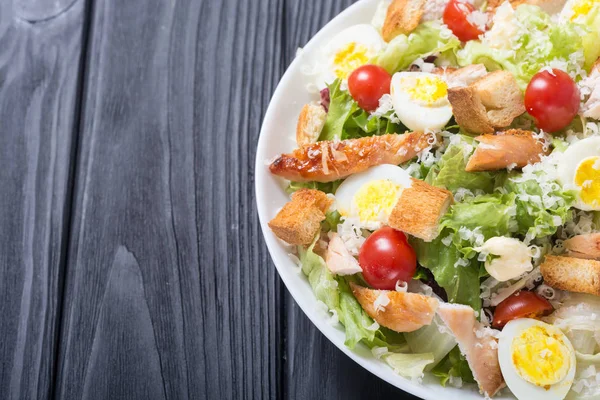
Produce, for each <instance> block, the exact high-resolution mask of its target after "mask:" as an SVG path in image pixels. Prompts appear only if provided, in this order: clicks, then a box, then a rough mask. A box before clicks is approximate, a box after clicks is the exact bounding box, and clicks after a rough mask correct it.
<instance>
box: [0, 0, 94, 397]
mask: <svg viewBox="0 0 600 400" xmlns="http://www.w3.org/2000/svg"><path fill="white" fill-rule="evenodd" d="M83 11H84V4H83V1H77V2H74V1H73V0H70V1H63V0H60V1H43V0H19V1H14V2H13V1H11V0H8V1H0V187H1V188H2V189H1V190H0V398H2V399H48V398H50V395H51V391H52V382H53V379H54V376H55V374H54V364H55V361H56V357H55V354H56V347H57V338H58V321H59V319H60V307H61V301H62V295H61V294H62V280H63V274H64V261H65V254H66V244H67V241H66V239H67V229H68V221H69V212H70V197H71V189H70V187H71V180H72V179H71V172H72V158H73V155H74V143H75V142H74V137H75V136H74V132H75V127H76V124H77V114H76V109H77V102H78V101H77V98H78V93H79V90H78V85H79V71H80V59H81V54H82V32H83V28H84V12H83Z"/></svg>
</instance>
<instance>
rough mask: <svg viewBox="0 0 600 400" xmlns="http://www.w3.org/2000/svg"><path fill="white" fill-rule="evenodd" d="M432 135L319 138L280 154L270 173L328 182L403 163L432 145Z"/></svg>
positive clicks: (433, 138) (297, 178)
mask: <svg viewBox="0 0 600 400" xmlns="http://www.w3.org/2000/svg"><path fill="white" fill-rule="evenodd" d="M435 139H436V138H435V136H433V135H432V134H430V133H422V132H410V133H405V134H403V135H396V134H390V135H382V136H370V137H364V138H360V139H347V140H342V141H337V142H335V141H321V142H317V143H313V144H310V145H305V146H302V147H300V148H298V149H296V150H294V152H292V153H291V154H282V155H281V156H279V157H278V158H277V159H276V160H275V161H273V163H272V164H271V165H270V166H269V169H270V171H271V173H273V174H275V175H279V176H281V177H283V178H285V179H289V180H290V181H296V182H307V181H317V182H331V181H335V180H338V179H342V178H346V177H347V176H349V175H352V174H356V173H358V172H362V171H365V170H367V169H368V168H370V167H374V166H376V165H381V164H394V165H398V164H402V163H404V162H406V161H408V160H410V159H412V158H414V157H416V155H417V154H418V153H419V152H421V151H423V150H425V149H427V148H430V147H431V146H432V143H435V142H436V140H435Z"/></svg>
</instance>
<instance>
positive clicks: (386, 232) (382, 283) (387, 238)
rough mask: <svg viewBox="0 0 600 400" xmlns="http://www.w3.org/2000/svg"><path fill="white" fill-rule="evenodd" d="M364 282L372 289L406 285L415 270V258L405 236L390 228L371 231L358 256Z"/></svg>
mask: <svg viewBox="0 0 600 400" xmlns="http://www.w3.org/2000/svg"><path fill="white" fill-rule="evenodd" d="M358 263H359V264H360V266H361V267H362V269H363V276H364V278H365V280H366V281H367V283H368V284H369V285H371V286H372V287H374V288H375V289H381V290H394V289H395V288H396V283H397V282H398V281H404V282H408V281H410V280H411V279H412V277H413V276H414V274H415V271H416V269H417V256H416V254H415V251H414V250H413V248H412V247H411V246H410V245H409V244H408V241H407V240H406V235H405V234H404V233H402V232H400V231H397V230H395V229H393V228H390V227H384V228H381V229H378V230H376V231H375V232H373V234H372V235H371V236H369V237H368V238H367V240H366V241H365V243H364V244H363V245H362V247H361V248H360V251H359V253H358Z"/></svg>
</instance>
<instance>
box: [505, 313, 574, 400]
mask: <svg viewBox="0 0 600 400" xmlns="http://www.w3.org/2000/svg"><path fill="white" fill-rule="evenodd" d="M498 361H499V363H500V369H501V370H502V375H503V376H504V380H505V381H506V385H507V386H508V388H509V389H510V390H511V391H512V392H513V394H514V395H515V396H516V397H517V399H519V400H535V399H543V400H562V399H564V398H565V396H566V395H567V393H568V392H569V389H570V388H571V385H572V384H573V378H574V376H575V362H576V361H575V350H573V346H572V345H571V342H570V341H569V339H568V338H567V337H566V336H565V334H564V333H562V332H561V331H560V330H559V329H558V328H555V327H554V326H552V325H549V324H546V323H544V322H541V321H538V320H535V319H530V318H521V319H515V320H512V321H510V322H509V323H508V324H506V326H505V327H504V329H502V333H501V334H500V338H499V340H498Z"/></svg>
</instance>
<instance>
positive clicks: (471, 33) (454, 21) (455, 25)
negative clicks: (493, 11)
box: [444, 0, 483, 42]
mask: <svg viewBox="0 0 600 400" xmlns="http://www.w3.org/2000/svg"><path fill="white" fill-rule="evenodd" d="M473 11H475V7H473V5H472V4H470V3H467V2H463V1H460V0H450V2H449V3H448V5H447V6H446V9H445V10H444V23H445V24H446V25H448V28H450V30H451V31H452V33H454V34H455V35H456V37H457V38H459V39H460V40H461V41H462V42H468V41H469V40H474V39H477V38H478V37H479V35H481V34H482V33H483V31H482V30H481V29H479V28H478V27H477V26H476V25H473V24H472V23H471V22H469V20H468V19H467V17H468V16H469V15H470V14H471V13H472V12H473Z"/></svg>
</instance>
